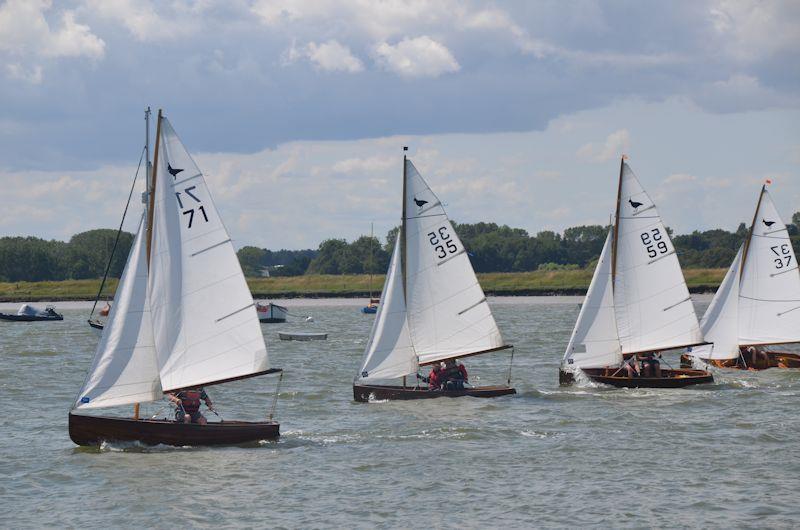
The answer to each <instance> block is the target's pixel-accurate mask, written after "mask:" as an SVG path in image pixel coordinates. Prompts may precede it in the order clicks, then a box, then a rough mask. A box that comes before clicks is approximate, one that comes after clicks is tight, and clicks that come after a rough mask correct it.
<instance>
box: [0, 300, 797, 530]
mask: <svg viewBox="0 0 800 530" xmlns="http://www.w3.org/2000/svg"><path fill="white" fill-rule="evenodd" d="M579 302H580V299H579V298H572V297H552V298H494V299H490V303H491V305H492V307H493V310H494V314H495V316H496V319H497V321H498V324H499V326H500V328H501V330H502V331H503V333H504V337H505V338H506V340H507V341H508V342H511V343H513V344H515V345H516V352H515V356H514V361H513V382H514V384H515V386H516V388H517V390H518V392H519V394H518V395H516V396H510V397H504V398H499V399H490V400H478V399H472V398H462V399H436V400H428V401H417V402H383V403H369V404H359V403H355V402H353V398H352V388H351V383H352V379H353V375H354V374H355V373H356V371H357V369H358V366H359V362H360V360H361V355H362V352H363V349H364V345H365V342H366V339H367V337H368V334H369V330H370V326H371V324H372V321H373V319H374V316H372V315H363V314H361V313H360V311H359V307H360V306H361V305H362V304H363V303H364V301H363V300H292V301H288V302H287V305H289V308H290V311H291V313H292V314H293V315H296V316H294V317H292V318H291V319H290V321H289V322H287V323H286V324H263V325H262V330H263V332H264V336H265V337H266V339H267V343H268V349H269V352H270V356H271V362H272V364H273V366H278V367H282V368H284V369H285V370H286V372H285V376H284V379H283V382H282V384H281V388H280V399H279V400H278V403H277V411H276V416H277V419H278V420H279V421H280V422H281V431H282V436H281V438H280V440H279V441H277V442H270V443H263V444H262V445H260V446H259V447H251V448H242V447H230V448H216V449H207V448H196V449H195V448H171V447H161V446H159V447H154V448H149V447H141V446H137V445H135V444H128V445H125V444H110V445H109V444H107V445H104V446H103V447H102V448H99V449H87V448H78V447H76V446H75V445H73V444H72V442H71V441H70V439H69V436H68V434H67V412H68V410H69V408H70V406H71V404H72V401H73V400H74V399H75V395H76V393H77V392H78V390H79V387H80V385H81V382H82V381H83V378H84V376H85V372H86V370H87V368H88V367H89V364H90V362H91V358H92V356H93V354H94V348H95V346H96V344H97V340H98V337H99V332H97V331H95V330H92V329H90V328H89V326H88V325H87V324H86V317H87V313H88V309H87V305H86V304H68V303H61V304H58V307H59V309H61V310H63V312H64V315H65V320H64V321H63V322H47V323H32V324H18V323H13V324H12V323H5V322H0V411H2V415H0V424H1V425H2V437H1V438H0V477H2V480H0V501H2V507H3V509H2V510H0V527H2V528H19V527H41V526H58V527H107V528H108V527H115V528H143V527H155V528H166V527H177V528H183V527H211V526H213V527H221V528H232V527H256V528H264V527H271V528H300V527H358V528H368V527H380V528H384V527H409V526H423V527H424V526H431V527H434V528H438V527H466V528H479V527H487V526H488V527H515V528H521V527H564V526H570V527H578V526H603V527H641V528H646V527H699V526H703V527H712V528H725V527H730V526H738V527H741V526H751V527H773V528H775V527H779V528H780V527H785V528H789V527H793V526H797V525H798V524H799V523H798V521H800V503H798V489H800V488H799V486H800V478H799V477H800V451H798V438H800V418H799V417H798V405H800V371H792V370H769V371H766V372H761V373H749V372H735V371H715V379H716V382H715V384H713V385H706V386H700V387H694V388H690V389H681V390H616V389H611V388H605V387H596V386H591V385H581V386H575V387H564V388H562V387H559V386H558V364H559V359H560V357H561V354H562V352H563V350H564V348H565V345H566V342H567V340H568V338H569V334H570V331H571V329H572V325H573V323H574V321H575V318H576V317H577V314H578V309H579V308H578V303H579ZM707 303H708V298H707V297H705V298H702V299H699V300H696V305H697V308H698V311H700V312H702V311H703V310H704V308H705V306H706V304H707ZM8 309H9V306H8V305H3V306H0V310H8ZM700 314H702V313H700ZM305 315H312V316H313V317H314V320H315V321H314V322H313V323H306V322H305V321H304V319H303V318H302V317H303V316H305ZM279 330H294V331H327V332H328V333H329V334H330V335H329V339H328V341H326V342H283V341H279V340H277V332H278V331H279ZM667 359H668V360H670V362H672V363H673V364H676V363H677V355H676V354H673V355H669V356H667ZM465 364H466V365H467V367H468V368H469V370H470V374H471V376H472V377H473V378H474V377H476V376H479V377H480V380H481V382H483V383H485V384H490V383H500V382H503V381H504V379H505V377H506V375H507V370H508V367H509V354H508V352H502V353H499V354H495V355H487V356H483V357H479V358H470V359H467V360H466V362H465ZM276 382H277V377H275V376H270V377H264V378H257V379H253V380H247V381H240V382H236V383H232V384H229V385H224V386H221V387H211V388H209V389H208V390H209V393H210V394H211V396H212V398H213V399H214V401H215V402H216V404H217V405H218V406H219V408H220V409H221V411H222V414H223V416H224V417H225V418H230V419H258V418H259V417H263V416H264V414H265V411H266V410H267V409H268V408H269V407H270V406H271V403H272V397H273V392H274V390H275V388H276ZM160 408H162V405H161V404H159V405H156V406H152V405H151V406H148V407H147V408H146V410H147V411H148V412H149V413H150V414H153V413H156V412H159V409H160ZM117 412H118V413H119V414H123V415H129V414H130V412H131V411H130V410H127V409H123V410H120V411H117ZM161 414H162V415H163V414H164V412H163V411H162V412H161ZM212 418H213V416H212Z"/></svg>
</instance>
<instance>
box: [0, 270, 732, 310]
mask: <svg viewBox="0 0 800 530" xmlns="http://www.w3.org/2000/svg"><path fill="white" fill-rule="evenodd" d="M725 271H726V269H685V270H684V271H683V273H684V275H685V276H686V283H687V284H688V285H689V290H690V291H691V292H693V293H703V292H714V291H715V290H716V288H717V287H718V286H719V284H720V282H721V281H722V278H723V277H724V276H725ZM592 272H593V271H591V270H585V269H584V270H571V271H533V272H490V273H482V274H478V281H480V283H481V286H483V290H484V291H485V292H486V294H487V295H494V296H552V295H583V294H585V293H586V289H587V288H588V287H589V282H590V281H591V279H592ZM247 283H248V285H249V286H250V291H251V292H252V293H253V297H254V298H356V297H367V296H368V295H369V285H370V283H369V276H368V275H366V274H363V275H362V274H349V275H341V276H339V275H307V276H289V277H278V278H248V279H247ZM382 286H383V276H374V277H373V279H372V288H373V292H374V293H375V294H379V293H380V290H381V287H382ZM99 287H100V280H99V279H98V280H64V281H60V282H0V302H6V303H8V302H36V301H43V300H47V301H56V302H57V301H74V300H94V297H95V295H96V294H97V290H98V288H99ZM116 288H117V280H115V279H114V280H109V281H108V282H106V287H105V289H104V293H107V294H108V295H109V296H110V295H112V294H113V293H114V291H115V290H116Z"/></svg>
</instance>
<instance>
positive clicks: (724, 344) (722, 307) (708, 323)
mask: <svg viewBox="0 0 800 530" xmlns="http://www.w3.org/2000/svg"><path fill="white" fill-rule="evenodd" d="M741 267H742V247H740V248H739V252H737V253H736V258H734V260H733V263H731V266H730V268H729V269H728V272H727V274H725V278H724V279H723V280H722V283H721V284H720V286H719V289H717V292H716V293H715V294H714V298H713V300H711V304H710V305H709V306H708V309H706V312H705V314H704V315H703V319H702V320H701V321H700V331H702V333H703V336H704V337H705V339H706V340H707V341H708V342H711V343H712V344H703V345H702V346H695V347H692V348H690V349H689V350H688V353H689V354H691V355H693V356H695V357H700V358H701V359H735V358H736V357H738V356H739V277H740V276H739V271H740V270H741Z"/></svg>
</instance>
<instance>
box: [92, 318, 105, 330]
mask: <svg viewBox="0 0 800 530" xmlns="http://www.w3.org/2000/svg"><path fill="white" fill-rule="evenodd" d="M89 325H90V326H91V327H93V328H94V329H103V327H104V325H103V324H101V323H100V322H98V321H97V320H90V321H89Z"/></svg>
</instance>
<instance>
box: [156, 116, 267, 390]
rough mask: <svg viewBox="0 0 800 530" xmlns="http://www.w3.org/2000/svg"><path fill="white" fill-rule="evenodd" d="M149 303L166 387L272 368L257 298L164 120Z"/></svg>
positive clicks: (202, 187) (203, 189)
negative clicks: (254, 299) (255, 300)
mask: <svg viewBox="0 0 800 530" xmlns="http://www.w3.org/2000/svg"><path fill="white" fill-rule="evenodd" d="M159 148H160V152H159V154H158V157H159V158H158V167H157V168H156V171H157V172H158V173H157V175H158V178H157V179H156V196H155V208H154V220H153V225H154V226H153V236H152V237H153V242H152V248H151V257H150V304H151V310H152V314H153V331H154V336H155V345H156V355H157V358H158V364H159V369H160V374H161V385H162V387H163V389H164V390H165V391H168V390H173V389H179V388H185V387H191V386H198V385H203V384H205V383H211V382H219V381H224V380H227V379H234V378H239V377H246V376H249V375H253V374H256V373H259V372H262V371H264V370H267V369H268V367H269V366H268V365H269V363H268V359H267V349H266V345H265V344H264V337H263V335H262V334H261V327H260V325H259V322H258V317H257V315H256V308H255V304H254V303H253V298H252V296H251V295H250V290H249V289H248V287H247V283H246V282H245V279H244V275H243V274H242V269H241V267H240V265H239V260H238V259H237V258H236V252H235V251H234V248H233V244H232V242H231V238H230V236H229V235H228V231H227V230H226V229H225V226H224V225H223V223H222V219H220V216H219V213H218V212H217V209H216V207H215V206H214V203H213V201H212V199H211V194H210V193H209V190H208V188H207V187H206V182H205V179H204V178H203V175H202V173H201V172H200V170H199V169H198V168H197V166H196V165H195V163H194V161H193V160H192V158H191V156H190V155H189V153H188V152H187V151H186V148H185V147H184V146H183V144H182V143H181V141H180V139H179V138H178V136H177V135H176V134H175V131H174V130H173V128H172V126H171V125H170V123H169V121H168V120H167V119H166V118H162V121H161V140H160V146H159Z"/></svg>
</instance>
